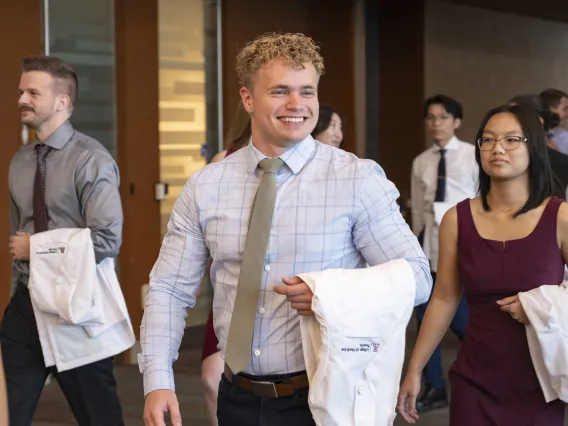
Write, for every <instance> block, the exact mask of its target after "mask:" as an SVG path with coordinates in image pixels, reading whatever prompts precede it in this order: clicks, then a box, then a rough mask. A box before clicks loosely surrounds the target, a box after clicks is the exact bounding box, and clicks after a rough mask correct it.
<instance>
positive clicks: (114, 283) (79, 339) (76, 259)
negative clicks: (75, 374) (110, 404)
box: [28, 228, 136, 371]
mask: <svg viewBox="0 0 568 426" xmlns="http://www.w3.org/2000/svg"><path fill="white" fill-rule="evenodd" d="M28 287H29V290H30V297H31V299H32V305H33V308H34V315H35V317H36V321H37V326H38V333H39V337H40V342H41V346H42V351H43V356H44V361H45V364H46V366H48V367H49V366H52V365H56V366H57V369H58V370H59V371H65V370H68V369H71V368H75V367H79V366H82V365H86V364H90V363H93V362H95V361H99V360H101V359H105V358H109V357H111V356H114V355H117V354H119V353H121V352H124V351H125V350H127V349H129V348H130V347H132V346H133V345H134V343H135V340H136V338H135V335H134V330H133V329H132V324H131V322H130V317H129V315H128V310H127V308H126V303H125V301H124V296H123V294H122V291H121V289H120V284H119V282H118V278H117V276H116V272H115V268H114V260H113V259H111V258H107V259H104V260H103V261H102V262H100V263H99V264H97V263H96V262H95V254H94V247H93V242H92V239H91V231H90V229H88V228H86V229H67V228H66V229H54V230H51V231H47V232H41V233H38V234H35V235H32V237H31V238H30V279H29V284H28Z"/></svg>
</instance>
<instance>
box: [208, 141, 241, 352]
mask: <svg viewBox="0 0 568 426" xmlns="http://www.w3.org/2000/svg"><path fill="white" fill-rule="evenodd" d="M241 148H242V147H241V146H238V145H237V146H235V145H233V146H232V147H230V148H228V149H227V154H226V155H225V158H227V157H228V156H229V155H231V154H232V153H233V152H235V151H238V150H239V149H241ZM217 346H219V340H217V335H216V334H215V330H214V329H213V309H211V311H210V312H209V318H208V319H207V324H206V325H205V337H204V339H203V351H202V352H201V361H203V360H204V359H205V358H207V357H209V356H211V355H213V354H214V353H217V352H219V349H217Z"/></svg>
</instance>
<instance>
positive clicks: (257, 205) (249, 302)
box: [225, 158, 284, 374]
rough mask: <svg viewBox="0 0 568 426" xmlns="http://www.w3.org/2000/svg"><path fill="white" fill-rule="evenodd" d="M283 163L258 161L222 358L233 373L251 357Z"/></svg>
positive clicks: (243, 366)
mask: <svg viewBox="0 0 568 426" xmlns="http://www.w3.org/2000/svg"><path fill="white" fill-rule="evenodd" d="M283 164H284V162H283V161H282V160H281V159H280V158H272V159H270V158H265V159H264V160H262V161H261V162H260V167H261V168H262V170H263V171H264V174H263V175H262V178H261V180H260V185H259V186H258V190H257V191H256V196H255V199H254V202H253V208H252V213H251V217H250V224H249V230H248V234H247V241H246V244H245V251H244V253H243V258H242V261H241V272H240V274H239V281H238V285H237V295H236V298H235V306H234V307H233V315H232V318H231V326H230V327H229V337H228V340H227V351H226V354H225V361H226V363H227V365H228V366H229V368H230V369H231V370H232V371H233V373H235V374H237V373H239V372H240V371H242V370H243V369H244V368H245V367H246V366H247V365H248V363H249V361H250V357H251V350H252V338H253V334H254V323H255V319H256V308H257V306H258V297H259V294H260V286H261V284H262V274H263V270H264V259H265V257H266V250H267V248H268V238H269V236H270V227H271V224H272V215H273V213H274V202H275V201H276V172H277V171H278V169H280V167H282V165H283Z"/></svg>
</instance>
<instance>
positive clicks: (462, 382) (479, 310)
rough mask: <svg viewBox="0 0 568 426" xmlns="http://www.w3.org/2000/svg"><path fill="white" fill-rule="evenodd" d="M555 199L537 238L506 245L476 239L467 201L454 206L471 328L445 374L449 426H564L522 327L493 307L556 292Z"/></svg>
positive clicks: (559, 265)
mask: <svg viewBox="0 0 568 426" xmlns="http://www.w3.org/2000/svg"><path fill="white" fill-rule="evenodd" d="M561 204H562V200H560V199H559V198H551V199H550V201H549V202H548V204H547V205H546V207H545V209H544V212H543V214H542V217H541V219H540V221H539V222H538V224H537V226H536V227H535V229H534V231H533V232H532V233H531V234H530V235H529V236H527V237H525V238H521V239H518V240H512V241H507V242H506V243H505V245H503V242H501V241H493V240H486V239H483V238H481V236H480V235H479V234H478V232H477V229H476V227H475V224H474V221H473V216H472V213H471V208H470V200H464V201H462V202H461V203H459V204H458V206H457V213H458V250H459V271H460V280H461V283H462V285H463V289H464V292H465V296H466V299H467V304H468V307H469V323H468V325H467V329H466V333H465V337H464V340H463V342H462V344H461V347H460V349H459V352H458V357H457V360H456V362H455V363H454V365H453V366H452V368H451V369H450V373H449V379H450V384H451V390H452V398H451V403H450V426H509V425H510V426H563V425H564V407H565V404H564V403H563V402H562V401H560V400H556V401H553V402H551V403H548V404H547V403H546V402H545V400H544V396H543V393H542V391H541V388H540V385H539V383H538V379H537V376H536V373H535V371H534V368H533V365H532V362H531V357H530V353H529V348H528V343H527V338H526V334H525V327H524V325H522V324H520V323H519V322H517V321H515V320H514V319H513V318H511V316H510V315H509V314H507V313H505V312H501V311H500V310H499V306H498V305H497V303H496V302H497V300H499V299H502V298H504V297H508V296H513V295H515V294H517V293H519V292H522V291H528V290H532V289H534V288H536V287H540V286H542V285H558V284H560V283H561V282H562V280H563V276H564V260H563V258H562V253H561V251H560V248H559V247H558V242H557V235H556V227H557V216H558V209H559V208H560V205H561Z"/></svg>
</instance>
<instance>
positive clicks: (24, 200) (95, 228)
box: [0, 56, 124, 426]
mask: <svg viewBox="0 0 568 426" xmlns="http://www.w3.org/2000/svg"><path fill="white" fill-rule="evenodd" d="M19 92H20V99H19V102H18V104H19V109H20V115H21V121H22V124H25V125H27V126H29V127H31V128H33V129H34V130H35V133H36V140H35V143H34V144H28V145H23V146H22V147H21V148H20V150H19V151H18V152H17V153H16V154H15V155H14V157H13V159H12V162H11V163H10V173H9V187H10V196H11V198H10V199H11V205H10V230H11V235H12V236H11V237H10V242H9V249H10V254H11V255H12V260H13V261H14V262H13V264H12V285H13V290H14V293H13V295H12V298H11V299H10V303H9V304H8V307H7V309H6V312H5V313H4V317H3V318H2V324H1V327H0V341H1V343H2V358H3V361H4V369H5V374H6V383H7V388H8V403H9V411H10V425H11V426H29V425H31V423H32V420H33V415H34V411H35V409H36V406H37V403H38V400H39V396H40V394H41V391H42V390H43V387H44V384H45V381H46V379H47V377H48V375H49V374H50V373H51V374H52V375H53V377H54V378H55V379H56V380H57V382H58V383H59V386H60V387H61V390H62V391H63V394H64V395H65V398H66V399H67V401H68V402H69V405H70V407H71V411H72V412H73V415H74V416H75V419H76V421H77V424H78V425H80V426H86V425H109V426H111V425H112V426H121V425H123V424H124V422H123V419H122V408H121V405H120V400H119V398H118V394H117V387H116V380H115V378H114V374H113V359H112V357H109V358H106V359H103V360H100V361H96V362H93V363H90V364H86V365H83V366H80V367H77V368H73V369H70V370H66V371H57V368H56V367H55V366H53V365H47V366H46V363H45V360H44V356H43V351H42V346H41V342H40V338H39V334H38V328H37V324H36V319H35V314H34V309H33V307H32V302H31V298H30V292H29V289H28V282H29V274H30V269H29V268H30V263H29V259H30V237H31V235H32V234H38V233H40V232H45V231H49V230H52V229H59V228H89V229H90V230H91V238H92V240H93V246H94V251H95V259H96V261H97V262H100V261H102V260H103V259H106V258H109V257H110V258H114V257H116V256H118V253H119V250H120V246H121V244H122V224H123V215H122V204H121V199H120V193H119V190H118V186H119V172H118V167H117V165H116V162H115V161H114V159H113V158H112V156H111V155H110V153H109V152H108V151H107V150H106V149H105V147H103V146H102V145H101V144H100V143H99V142H98V141H96V140H95V139H93V138H91V137H89V136H87V135H84V134H82V133H80V132H78V131H77V130H75V129H74V128H73V126H72V125H71V122H70V121H69V120H70V118H71V116H72V114H73V111H74V108H75V105H76V100H77V94H78V79H77V74H76V73H75V71H74V70H73V69H72V67H71V66H70V65H69V64H66V63H65V62H64V61H62V60H61V59H59V58H56V57H53V56H39V57H28V58H25V59H24V60H23V63H22V76H21V79H20V86H19Z"/></svg>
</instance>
